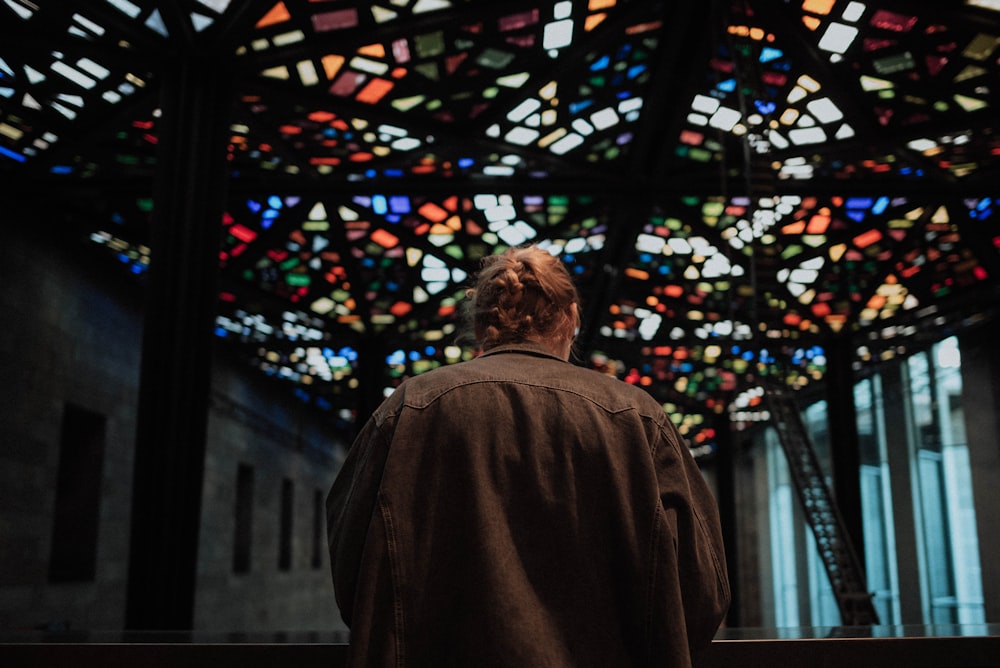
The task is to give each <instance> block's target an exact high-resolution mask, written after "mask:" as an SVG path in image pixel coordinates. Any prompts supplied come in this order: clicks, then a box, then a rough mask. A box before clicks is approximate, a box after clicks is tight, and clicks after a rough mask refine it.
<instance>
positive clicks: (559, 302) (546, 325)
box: [465, 245, 580, 350]
mask: <svg viewBox="0 0 1000 668" xmlns="http://www.w3.org/2000/svg"><path fill="white" fill-rule="evenodd" d="M465 296H466V300H467V301H466V307H467V309H468V311H469V313H468V315H469V316H470V317H471V320H472V327H473V331H474V333H475V338H476V341H477V342H478V344H479V346H480V347H481V348H482V349H483V350H489V349H490V348H493V347H494V346H498V345H502V344H505V343H519V342H523V341H540V340H545V339H551V338H555V339H563V340H572V339H573V337H574V335H575V332H576V329H577V328H578V327H579V326H580V318H579V315H578V314H579V301H580V297H579V295H578V294H577V291H576V286H574V285H573V281H572V279H571V278H570V275H569V272H568V271H566V267H565V266H564V265H563V263H562V261H561V260H559V258H557V257H554V256H553V255H552V254H550V253H548V252H547V251H545V250H542V249H540V248H538V247H537V246H534V245H531V246H520V247H516V248H510V249H508V250H506V251H504V252H503V253H501V254H499V255H492V256H489V257H487V258H485V259H484V260H483V262H482V267H481V269H480V272H479V275H478V276H477V278H476V283H475V287H473V288H471V289H469V290H467V291H466V293H465ZM572 304H577V306H578V308H577V309H575V310H573V309H571V308H570V307H571V305H572Z"/></svg>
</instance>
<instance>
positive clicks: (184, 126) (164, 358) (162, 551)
mask: <svg viewBox="0 0 1000 668" xmlns="http://www.w3.org/2000/svg"><path fill="white" fill-rule="evenodd" d="M228 81H229V78H228V77H227V76H225V73H224V72H223V70H222V68H221V67H220V65H219V63H218V61H217V60H215V59H213V58H211V57H208V56H203V55H199V54H191V53H189V54H185V55H182V56H179V57H178V58H177V59H176V60H175V61H174V62H170V63H167V64H165V67H164V69H163V71H162V76H161V79H160V85H161V97H162V99H161V109H162V119H161V123H160V127H159V133H158V137H159V143H158V148H157V150H158V153H157V172H156V180H155V183H154V192H153V195H154V210H153V221H152V228H153V229H152V235H151V240H150V247H151V261H150V268H149V274H148V284H147V293H146V312H145V319H144V331H143V339H142V346H143V349H142V363H141V371H140V380H139V399H138V404H139V407H138V415H137V428H136V447H135V468H134V477H133V482H132V519H131V537H130V553H129V574H128V590H127V594H126V612H125V626H126V628H128V629H172V630H182V629H190V628H191V626H192V623H193V618H194V591H195V575H196V570H197V558H198V530H199V519H200V514H201V494H202V478H203V473H204V465H205V462H204V459H205V430H206V424H207V420H208V394H209V387H210V383H211V375H210V371H211V349H212V344H213V340H212V339H213V322H214V318H215V312H216V301H215V300H216V278H217V276H216V274H217V269H218V252H219V238H220V237H219V235H220V228H221V219H222V212H223V207H224V202H225V193H224V189H225V184H226V162H225V149H226V143H225V141H226V135H225V128H226V121H227V120H228V117H229V112H230V104H231V99H230V95H229V92H228V91H229V86H228Z"/></svg>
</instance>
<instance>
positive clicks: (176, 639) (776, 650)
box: [0, 625, 1000, 668]
mask: <svg viewBox="0 0 1000 668" xmlns="http://www.w3.org/2000/svg"><path fill="white" fill-rule="evenodd" d="M346 641H347V638H345V637H344V636H342V635H337V634H323V633H274V634H213V635H206V634H191V633H68V632H60V633H42V632H2V631H0V666H3V667H4V668H20V667H21V666H25V667H27V666H32V667H35V666H38V667H41V666H44V667H46V668H48V667H53V668H58V667H61V666H71V667H73V668H78V667H85V666H101V667H102V668H118V667H122V668H125V667H128V668H132V667H133V666H142V667H144V668H166V667H168V666H169V667H173V666H180V667H183V668H202V667H204V668H226V667H228V666H239V668H271V667H281V668H284V667H286V666H295V667H296V668H312V667H314V666H315V667H316V668H320V667H322V668H339V667H340V666H343V665H344V664H345V660H346V658H347V642H346ZM697 665H698V666H699V667H700V668H723V667H727V668H728V667H732V666H739V667H741V668H743V667H752V666H766V667H767V668H775V667H778V666H790V667H792V668H813V667H818V668H867V667H869V666H871V667H875V666H878V667H881V666H892V667H905V668H986V667H990V668H1000V625H976V626H968V627H959V626H944V627H942V626H938V627H871V628H869V627H865V628H825V629H818V628H813V629H777V630H775V629H729V630H724V631H721V632H720V633H719V635H718V637H717V638H716V640H715V641H714V642H713V643H712V646H711V647H710V648H709V649H708V650H706V651H705V652H704V653H703V654H702V655H701V656H699V657H698V661H697Z"/></svg>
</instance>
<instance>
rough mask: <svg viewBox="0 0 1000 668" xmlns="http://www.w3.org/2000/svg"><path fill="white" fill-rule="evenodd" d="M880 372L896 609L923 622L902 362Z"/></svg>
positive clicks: (905, 617)
mask: <svg viewBox="0 0 1000 668" xmlns="http://www.w3.org/2000/svg"><path fill="white" fill-rule="evenodd" d="M881 375H882V407H883V411H884V412H883V415H884V416H885V440H886V443H885V446H886V457H887V459H888V463H889V487H890V489H891V490H892V523H893V527H894V529H895V536H896V572H897V574H898V576H899V611H900V616H901V619H900V621H901V622H902V623H903V624H922V623H923V622H924V613H923V598H924V597H923V593H922V590H921V577H920V569H921V564H920V557H919V553H918V549H919V543H920V541H919V540H918V538H917V537H918V535H919V533H918V532H919V530H920V527H919V526H918V525H917V516H916V513H915V511H914V496H913V490H914V485H913V458H912V455H911V452H912V449H911V447H910V442H909V427H908V424H909V421H908V412H907V411H908V409H907V400H906V398H907V396H909V390H908V389H907V388H906V387H905V386H904V382H905V381H904V378H903V370H902V366H901V363H893V364H888V365H886V366H885V367H884V368H883V369H882V372H881Z"/></svg>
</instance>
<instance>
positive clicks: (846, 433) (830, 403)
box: [824, 336, 865, 575]
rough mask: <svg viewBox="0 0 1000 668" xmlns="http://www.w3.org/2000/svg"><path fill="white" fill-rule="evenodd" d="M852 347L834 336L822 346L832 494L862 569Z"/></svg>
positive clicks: (847, 338)
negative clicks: (824, 356)
mask: <svg viewBox="0 0 1000 668" xmlns="http://www.w3.org/2000/svg"><path fill="white" fill-rule="evenodd" d="M853 360H854V346H853V344H852V342H851V339H850V337H849V336H838V337H836V338H834V339H833V340H832V341H830V343H829V344H828V345H827V347H826V362H827V365H826V369H827V371H826V376H825V378H824V380H826V405H827V420H828V422H829V430H830V460H831V463H832V466H833V495H834V499H835V500H836V503H837V507H838V508H839V509H840V514H841V517H842V518H843V520H844V527H845V528H846V529H847V535H848V536H849V537H850V540H851V543H853V544H854V551H855V554H857V557H858V565H859V566H860V568H861V574H862V575H864V568H865V543H864V532H863V528H862V521H861V446H860V440H859V439H858V419H857V414H856V411H855V408H854V373H853V370H852V366H851V365H852V362H853Z"/></svg>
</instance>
